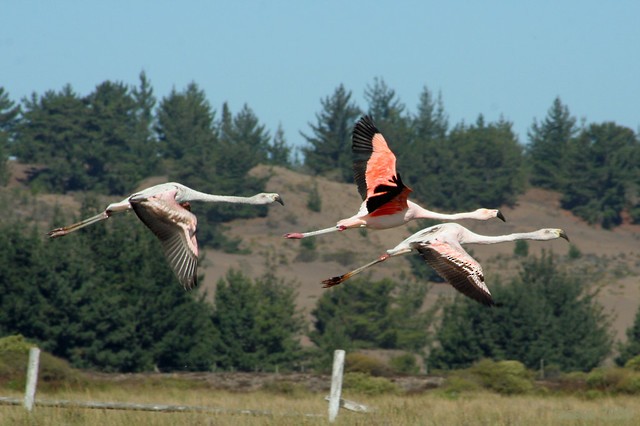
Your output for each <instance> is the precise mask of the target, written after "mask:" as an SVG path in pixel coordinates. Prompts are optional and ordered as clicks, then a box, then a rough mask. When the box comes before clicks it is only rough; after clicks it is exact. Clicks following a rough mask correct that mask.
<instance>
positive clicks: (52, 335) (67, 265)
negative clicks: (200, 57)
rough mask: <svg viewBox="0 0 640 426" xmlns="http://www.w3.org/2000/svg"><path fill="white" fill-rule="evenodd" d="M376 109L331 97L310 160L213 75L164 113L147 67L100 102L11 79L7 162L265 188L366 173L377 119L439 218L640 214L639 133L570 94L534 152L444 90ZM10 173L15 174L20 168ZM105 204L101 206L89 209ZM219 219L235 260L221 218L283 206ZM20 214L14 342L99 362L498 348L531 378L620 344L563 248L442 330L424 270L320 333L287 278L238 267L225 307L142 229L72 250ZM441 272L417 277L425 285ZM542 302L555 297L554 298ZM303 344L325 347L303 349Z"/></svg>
mask: <svg viewBox="0 0 640 426" xmlns="http://www.w3.org/2000/svg"><path fill="white" fill-rule="evenodd" d="M365 99H366V101H367V103H368V105H367V108H366V109H362V108H361V107H360V106H358V105H356V104H355V103H354V102H353V101H352V94H351V92H350V91H349V90H347V89H346V88H345V87H344V86H343V85H340V86H338V87H337V88H336V90H335V91H334V93H333V94H331V95H329V96H327V97H326V98H324V99H322V100H321V102H320V103H321V105H320V111H319V112H318V113H317V114H316V117H315V122H314V123H309V127H310V131H308V132H306V133H303V134H302V135H303V137H304V139H305V140H306V142H307V144H306V146H304V147H302V149H301V153H302V155H303V160H301V161H300V162H299V161H294V160H293V159H292V157H293V155H292V154H293V148H292V147H291V146H290V145H289V144H288V143H287V142H286V139H285V135H284V132H283V131H282V129H277V130H276V132H275V133H274V135H273V136H271V134H270V132H269V131H268V130H267V129H266V127H265V126H264V125H262V124H260V122H259V119H258V118H257V117H256V116H255V114H254V113H253V112H252V110H251V108H250V107H249V106H248V105H245V106H243V108H242V109H241V110H240V111H239V112H238V113H236V114H234V113H232V112H231V111H230V109H229V106H228V105H227V104H226V103H223V104H222V107H221V110H220V111H219V112H218V111H216V110H214V109H213V108H212V107H211V105H210V104H209V102H208V100H207V99H206V96H205V94H204V92H203V91H202V90H200V89H199V88H198V86H197V85H196V84H195V83H192V84H190V85H188V86H187V88H186V89H184V90H183V91H176V90H172V92H171V93H170V94H169V95H168V96H166V97H164V98H163V99H162V100H161V101H160V102H159V103H158V102H157V100H156V98H155V96H154V94H153V89H152V87H151V84H150V82H149V80H148V79H147V77H146V75H145V74H144V73H142V74H141V75H140V81H139V84H138V85H137V86H135V87H129V86H127V85H125V84H122V83H117V82H110V81H106V82H104V83H101V84H99V85H98V86H97V87H96V89H95V90H94V91H93V92H92V93H90V94H89V95H87V96H84V97H82V96H79V95H78V94H76V93H75V92H74V91H73V90H72V88H71V86H66V87H64V88H63V89H62V90H60V91H58V92H55V91H48V92H46V93H45V94H43V95H37V94H33V95H32V96H31V97H30V98H28V99H24V100H22V102H21V103H20V104H17V103H16V102H14V101H12V100H11V99H10V97H9V94H8V93H6V92H5V91H4V89H2V88H0V154H2V155H3V157H6V156H8V155H10V156H15V157H16V161H18V162H23V163H28V164H33V165H35V167H34V169H33V172H32V174H31V175H30V176H29V177H28V179H29V186H30V188H31V190H32V191H34V192H42V191H48V192H59V193H62V192H66V191H86V192H88V193H92V192H102V193H105V194H111V195H116V194H118V195H125V194H127V193H128V192H130V191H131V190H132V188H134V187H135V186H136V184H138V183H139V182H140V181H141V180H142V179H144V178H145V177H149V176H153V175H158V174H163V175H166V176H168V178H169V179H170V180H177V181H180V182H183V183H185V184H187V185H189V186H193V187H194V188H197V189H199V190H202V191H208V192H216V193H234V194H240V195H248V194H251V193H255V192H259V191H262V190H263V189H264V184H265V181H264V180H261V179H257V178H254V177H252V176H250V175H249V174H248V172H249V170H251V169H252V168H253V167H254V166H255V165H257V164H261V163H262V164H265V163H266V164H274V165H279V166H283V167H290V168H296V169H298V170H303V171H305V172H309V173H313V174H317V175H323V176H327V177H329V178H333V179H336V180H339V181H344V182H352V180H353V177H352V170H351V161H352V160H351V129H352V126H353V123H354V122H355V120H357V118H358V117H359V116H360V115H361V114H363V113H365V112H366V113H369V114H371V115H372V116H373V117H374V120H375V121H376V124H377V126H378V127H379V128H380V129H381V130H382V131H383V132H384V135H385V137H386V138H387V140H388V141H389V143H390V145H391V146H392V149H393V150H394V152H396V154H397V156H398V164H399V169H400V170H401V171H402V173H403V180H404V181H405V182H407V183H408V184H409V186H411V187H412V188H413V189H414V190H415V194H416V196H417V198H421V200H422V201H423V202H425V203H426V204H427V205H430V206H432V207H433V208H438V209H443V210H462V209H471V208H477V206H479V205H484V206H487V207H491V206H495V207H498V206H500V205H502V204H511V203H513V202H515V200H516V197H517V196H518V194H520V193H521V192H522V191H524V189H525V188H526V187H527V185H533V186H538V187H543V188H549V189H553V190H558V191H560V192H561V193H562V203H563V206H564V207H565V208H569V209H571V210H572V211H573V212H574V213H576V214H578V215H580V216H582V217H584V218H585V219H587V220H589V221H590V222H592V223H599V224H601V225H603V226H605V227H612V226H615V225H617V224H619V223H621V222H622V219H623V217H624V215H625V214H626V215H628V216H629V218H630V220H635V221H638V220H640V216H639V215H640V204H639V200H638V195H637V191H638V187H639V186H640V177H639V175H640V172H639V165H640V161H639V160H640V157H639V152H640V150H639V145H640V144H639V141H638V136H637V135H636V134H635V133H634V132H633V131H631V130H630V129H627V128H624V127H622V126H618V125H616V124H615V123H601V124H588V125H587V124H582V125H580V126H577V125H576V120H575V118H573V117H572V116H571V114H570V113H569V110H568V107H567V106H566V105H564V104H562V102H561V100H560V98H557V99H555V100H554V102H553V104H552V106H551V108H550V109H549V111H548V112H547V116H546V117H545V119H544V120H542V121H540V122H538V121H534V123H533V124H532V126H531V129H530V132H529V135H528V137H529V144H528V145H526V146H523V145H521V144H520V143H519V141H518V140H517V138H516V136H515V134H514V133H513V131H512V127H511V123H509V122H508V121H506V120H504V119H501V120H498V121H497V122H493V123H487V122H486V121H485V119H484V118H483V116H482V115H479V116H478V118H477V120H476V121H475V122H474V123H473V124H465V123H459V124H456V125H454V126H450V125H449V122H448V117H447V114H446V111H445V108H444V102H443V100H442V97H441V96H437V97H436V96H434V95H433V94H432V92H431V91H429V90H428V88H426V87H425V88H424V89H423V92H422V94H421V96H420V100H419V104H418V106H417V108H416V112H415V113H411V112H409V111H408V110H407V108H406V106H405V105H404V104H403V103H402V102H401V100H400V99H398V97H397V96H396V94H395V92H394V91H393V90H392V89H391V88H389V87H388V86H387V85H386V84H385V82H384V81H383V80H382V79H376V80H374V82H373V84H372V85H370V86H369V87H368V88H367V91H366V93H365ZM0 163H2V165H1V166H0V178H1V179H2V181H3V182H6V179H7V165H6V164H5V163H4V162H0ZM487 183H489V184H487ZM99 207H100V206H98V205H97V203H96V202H95V200H92V199H91V197H89V198H87V204H86V205H85V206H84V210H83V212H82V214H83V215H89V214H91V211H95V210H96V209H98V208H99ZM203 210H204V211H203V212H201V213H199V215H200V216H201V217H202V219H201V220H200V221H199V222H200V223H201V224H202V225H201V227H200V229H199V240H200V241H201V242H202V244H205V245H209V246H212V247H217V248H224V249H226V250H229V251H233V250H235V249H237V245H235V243H234V242H233V241H229V240H228V239H226V237H225V236H224V233H223V232H222V230H221V229H222V227H221V226H220V225H221V224H222V223H224V222H225V221H228V220H231V219H233V218H236V217H251V216H252V215H255V214H258V215H264V214H266V210H264V209H255V208H254V209H247V210H246V211H245V210H244V209H242V208H236V207H234V208H233V210H231V209H230V208H229V207H228V206H206V207H205V208H204V209H203ZM4 217H5V219H3V220H2V221H1V223H0V226H2V230H1V231H0V268H1V271H0V312H2V315H0V334H2V335H6V334H12V333H21V334H23V335H25V336H27V337H29V338H32V339H35V340H37V341H38V342H40V343H41V344H42V345H43V348H44V349H47V350H49V351H51V352H53V353H54V354H56V355H59V356H61V357H64V358H66V359H69V360H70V361H71V362H72V363H74V364H75V365H77V366H80V367H86V368H96V369H101V370H106V371H148V370H150V369H153V368H158V369H161V370H210V369H224V370H242V371H254V370H269V369H271V368H276V366H279V367H280V368H281V369H283V370H286V369H295V368H302V367H303V366H308V367H310V368H314V367H315V368H326V367H327V366H328V365H329V364H328V363H329V360H328V358H327V356H328V354H329V353H330V351H331V350H332V349H334V348H336V347H338V346H339V347H342V348H344V349H348V350H355V349H362V348H387V349H403V350H406V351H409V352H413V353H418V354H421V355H423V356H425V357H426V358H427V360H428V361H427V362H428V363H429V365H431V366H436V367H438V368H452V367H456V366H464V365H468V364H469V363H471V362H473V361H474V360H477V359H480V358H483V357H491V358H494V359H513V358H517V359H519V360H521V361H522V362H523V363H525V365H527V366H529V367H535V366H536V363H537V362H539V359H540V358H544V359H546V360H548V362H551V363H553V364H555V365H558V366H559V368H561V369H564V370H570V369H576V368H577V369H588V368H589V367H591V366H595V365H597V364H598V363H599V362H600V361H602V359H603V358H604V357H605V356H606V355H607V354H609V353H610V351H611V348H612V342H611V339H610V336H608V334H607V331H606V317H605V316H604V315H603V313H602V311H601V309H600V308H599V307H598V305H597V304H595V301H594V299H593V297H592V295H591V294H589V293H588V290H589V289H587V288H583V287H581V286H580V285H579V283H577V282H575V280H573V279H572V278H571V275H570V274H568V273H567V272H566V271H564V270H562V269H561V268H559V267H558V265H557V264H556V262H555V261H554V259H553V257H552V256H550V255H544V256H543V257H542V258H540V259H537V258H531V259H530V258H528V257H527V256H526V255H525V256H524V259H523V261H522V272H521V274H520V275H519V277H517V278H515V279H514V280H513V281H512V282H510V283H509V285H504V286H502V285H500V284H499V285H497V286H496V287H495V290H494V294H495V295H496V298H499V299H501V300H502V301H503V306H502V307H501V308H500V309H495V310H486V309H484V308H483V307H481V306H476V305H474V304H473V303H472V302H470V301H468V300H466V299H462V298H456V299H455V300H454V301H453V302H452V303H451V304H447V306H446V308H445V309H444V312H443V315H442V320H441V321H440V320H438V319H436V316H435V313H434V312H433V311H431V310H424V307H423V306H422V301H423V300H424V298H425V295H426V292H427V286H425V285H424V283H416V282H415V280H414V277H407V279H406V280H405V281H403V282H395V281H390V280H382V281H377V282H376V281H374V282H372V281H370V280H367V279H366V278H364V279H360V280H354V281H353V282H350V283H349V285H345V286H341V287H338V288H336V289H334V290H332V291H331V292H326V293H324V294H323V296H322V298H321V299H320V300H319V301H318V303H317V305H316V307H315V309H314V311H313V316H314V321H313V324H305V323H304V321H302V319H301V317H300V314H299V312H297V311H296V309H295V303H294V298H295V297H294V296H295V289H294V286H293V285H292V284H291V283H287V282H285V281H284V280H282V279H281V278H280V277H277V276H274V275H269V274H267V275H265V276H263V277H261V278H258V279H256V280H252V279H250V278H248V277H246V276H244V275H243V274H242V273H241V272H239V271H230V272H229V273H228V275H227V276H226V277H225V278H224V279H223V280H221V281H220V282H219V283H218V285H217V291H216V293H215V295H214V296H213V297H212V298H207V296H206V295H203V296H202V297H200V296H195V295H193V294H191V293H185V292H184V291H183V290H182V289H180V288H179V286H177V285H175V283H174V280H173V276H172V275H171V272H170V270H169V269H168V267H167V266H166V264H165V262H164V259H162V257H161V254H160V253H159V250H157V246H156V241H154V240H153V237H152V236H151V235H149V233H148V232H146V230H145V229H144V227H141V226H135V225H139V224H131V222H130V221H118V222H116V223H114V224H113V227H96V228H94V229H89V230H87V232H85V233H82V235H81V236H78V238H74V240H73V241H72V240H66V239H61V240H58V241H55V244H56V246H55V249H52V247H51V242H49V241H43V240H42V238H41V236H40V235H39V232H38V231H37V229H36V228H34V227H33V226H32V225H30V224H29V223H30V220H29V218H24V217H22V218H20V217H18V218H16V219H15V220H8V219H6V218H11V217H12V216H11V215H10V214H7V215H4ZM57 219H59V217H58V218H57ZM55 222H56V223H59V222H61V220H56V221H55ZM113 247H118V250H116V252H115V255H114V250H113ZM418 260H419V259H418ZM410 261H411V260H410ZM412 261H413V262H414V263H415V262H416V261H415V259H413V260H412ZM424 270H425V268H424V266H423V265H421V267H420V268H413V271H414V273H415V274H420V272H419V271H424ZM432 276H433V274H430V275H429V276H427V277H426V278H430V277H432ZM423 278H425V277H424V276H423ZM535 286H537V287H536V288H537V290H532V288H533V287H535ZM492 290H493V287H492ZM527 292H528V293H529V294H531V293H535V294H536V296H537V299H536V300H537V301H536V303H531V300H532V299H531V297H530V296H527ZM560 306H562V307H563V309H559V307H560ZM639 315H640V313H639ZM636 322H637V321H636ZM637 328H638V327H637V324H636V325H635V328H634V329H633V330H630V331H629V336H630V344H629V345H630V346H625V347H624V348H622V349H621V356H620V358H619V360H620V362H623V360H624V358H625V357H626V358H627V359H628V358H629V357H631V356H633V351H634V350H635V349H634V348H635V347H636V346H632V343H634V342H635V343H634V344H636V345H637V340H638V338H637V336H638V333H637ZM430 330H435V331H433V332H432V331H430ZM566 330H571V331H572V333H573V334H572V336H571V337H570V338H567V336H566ZM634 330H635V331H634ZM301 335H307V336H308V337H309V339H310V340H311V341H312V342H313V343H314V345H315V347H314V348H315V349H310V350H307V349H303V348H301V347H300V344H299V337H300V336H301ZM632 336H633V339H632V338H631V337H632ZM634 339H635V340H634ZM514 342H517V344H514ZM554 348H562V350H557V349H554Z"/></svg>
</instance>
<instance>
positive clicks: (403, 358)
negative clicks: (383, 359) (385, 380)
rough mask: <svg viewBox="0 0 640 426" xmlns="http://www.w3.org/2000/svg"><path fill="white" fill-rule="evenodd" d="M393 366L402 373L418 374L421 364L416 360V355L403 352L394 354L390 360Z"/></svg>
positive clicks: (397, 371)
mask: <svg viewBox="0 0 640 426" xmlns="http://www.w3.org/2000/svg"><path fill="white" fill-rule="evenodd" d="M389 365H390V366H391V368H392V369H393V370H394V371H395V372H396V373H400V374H418V373H420V366H418V363H417V362H416V357H415V355H413V354H402V355H398V356H394V357H393V358H391V359H390V360H389Z"/></svg>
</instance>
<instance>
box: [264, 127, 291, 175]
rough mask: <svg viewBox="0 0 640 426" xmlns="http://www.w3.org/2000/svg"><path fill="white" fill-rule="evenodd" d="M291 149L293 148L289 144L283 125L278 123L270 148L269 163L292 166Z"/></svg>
mask: <svg viewBox="0 0 640 426" xmlns="http://www.w3.org/2000/svg"><path fill="white" fill-rule="evenodd" d="M291 151H292V148H291V146H289V145H288V144H287V139H286V138H285V135H284V130H283V129H282V125H278V129H277V130H276V133H275V134H274V135H273V140H272V141H271V145H270V146H269V148H268V163H269V164H273V165H274V166H281V167H287V168H291V166H292V163H291Z"/></svg>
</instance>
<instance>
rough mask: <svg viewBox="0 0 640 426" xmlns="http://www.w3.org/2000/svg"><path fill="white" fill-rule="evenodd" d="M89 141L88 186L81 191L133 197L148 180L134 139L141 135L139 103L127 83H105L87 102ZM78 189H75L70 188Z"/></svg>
mask: <svg viewBox="0 0 640 426" xmlns="http://www.w3.org/2000/svg"><path fill="white" fill-rule="evenodd" d="M86 108H87V113H86V121H85V124H84V127H85V134H86V137H87V140H86V141H84V142H83V141H80V140H76V141H74V142H75V145H76V146H81V147H82V148H83V155H82V157H81V158H82V160H83V163H84V170H85V174H86V184H85V185H84V186H83V187H82V188H77V189H93V190H97V191H102V192H106V193H108V194H113V195H123V194H127V193H130V191H131V189H132V188H134V187H135V185H136V184H137V183H138V182H139V181H140V180H141V179H142V178H143V177H145V176H144V175H143V174H142V172H143V171H144V169H145V168H146V167H144V166H143V167H140V164H141V163H142V162H143V161H144V159H143V158H138V156H137V155H136V154H137V153H136V149H135V148H136V147H137V146H139V145H140V144H139V143H138V144H137V143H136V141H135V140H134V137H135V136H136V135H137V132H138V131H139V124H138V121H137V115H136V103H135V99H134V98H133V96H132V95H131V93H130V90H129V88H128V87H127V86H126V85H125V84H123V83H114V82H110V81H105V82H104V83H101V84H99V85H98V86H97V87H96V89H95V90H94V92H93V93H91V94H90V95H89V96H88V97H87V98H86ZM69 189H74V188H69Z"/></svg>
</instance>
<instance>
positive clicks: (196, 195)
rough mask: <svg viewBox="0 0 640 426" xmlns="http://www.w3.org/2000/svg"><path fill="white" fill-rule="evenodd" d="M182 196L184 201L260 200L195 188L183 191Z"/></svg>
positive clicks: (249, 202) (224, 201)
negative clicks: (206, 191)
mask: <svg viewBox="0 0 640 426" xmlns="http://www.w3.org/2000/svg"><path fill="white" fill-rule="evenodd" d="M184 198H185V200H186V201H205V202H212V203H240V204H260V202H259V201H258V199H257V198H256V197H255V196H253V197H239V196H235V195H214V194H207V193H205V192H200V191H196V190H195V189H190V190H189V191H185V197H184Z"/></svg>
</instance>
